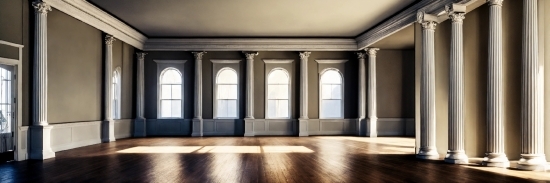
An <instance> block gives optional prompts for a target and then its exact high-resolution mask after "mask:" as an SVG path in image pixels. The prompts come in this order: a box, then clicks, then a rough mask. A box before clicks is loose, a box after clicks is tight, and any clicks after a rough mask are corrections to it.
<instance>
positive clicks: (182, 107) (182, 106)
mask: <svg viewBox="0 0 550 183" xmlns="http://www.w3.org/2000/svg"><path fill="white" fill-rule="evenodd" d="M156 62H157V63H158V61H156ZM158 69H160V67H159V68H158ZM171 69H174V70H176V71H177V72H178V73H179V74H180V76H181V83H180V86H181V99H180V100H181V102H180V105H181V109H180V110H181V117H162V115H161V114H162V106H161V101H162V98H161V95H162V82H161V77H162V75H163V74H164V72H166V71H167V70H171ZM183 74H184V73H183V72H182V71H181V70H180V69H178V68H176V67H173V66H167V67H164V68H163V69H162V71H161V72H159V74H158V75H157V119H183V118H184V116H185V113H184V112H185V110H184V106H185V103H184V102H185V97H184V96H185V94H184V92H185V90H184V83H185V80H184V77H183Z"/></svg>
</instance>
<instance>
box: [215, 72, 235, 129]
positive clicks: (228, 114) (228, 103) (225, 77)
mask: <svg viewBox="0 0 550 183" xmlns="http://www.w3.org/2000/svg"><path fill="white" fill-rule="evenodd" d="M238 82H239V80H238V77H237V72H236V71H235V70H233V69H231V68H228V67H226V68H223V69H221V70H220V71H219V72H218V75H217V76H216V100H217V101H216V102H217V103H216V117H217V118H237V116H238V110H237V109H238V103H237V99H238V97H237V96H238V87H237V86H238Z"/></svg>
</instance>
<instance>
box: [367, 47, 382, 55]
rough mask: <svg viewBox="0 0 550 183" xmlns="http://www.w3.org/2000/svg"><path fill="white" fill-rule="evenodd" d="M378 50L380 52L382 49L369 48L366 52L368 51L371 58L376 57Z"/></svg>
mask: <svg viewBox="0 0 550 183" xmlns="http://www.w3.org/2000/svg"><path fill="white" fill-rule="evenodd" d="M378 50H380V48H367V49H365V51H367V54H368V55H369V56H376V52H378Z"/></svg>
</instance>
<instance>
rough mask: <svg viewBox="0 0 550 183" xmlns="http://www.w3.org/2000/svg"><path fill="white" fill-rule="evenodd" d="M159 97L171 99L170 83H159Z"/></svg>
mask: <svg viewBox="0 0 550 183" xmlns="http://www.w3.org/2000/svg"><path fill="white" fill-rule="evenodd" d="M160 91H161V93H160V98H161V99H171V98H172V90H171V85H161V86H160Z"/></svg>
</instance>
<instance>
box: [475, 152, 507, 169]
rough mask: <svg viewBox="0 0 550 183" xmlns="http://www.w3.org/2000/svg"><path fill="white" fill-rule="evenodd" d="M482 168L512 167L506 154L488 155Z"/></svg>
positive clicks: (482, 163)
mask: <svg viewBox="0 0 550 183" xmlns="http://www.w3.org/2000/svg"><path fill="white" fill-rule="evenodd" d="M481 165H482V166H490V167H501V168H507V167H510V161H509V160H508V157H506V154H504V153H487V154H486V156H485V158H483V161H482V162H481Z"/></svg>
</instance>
